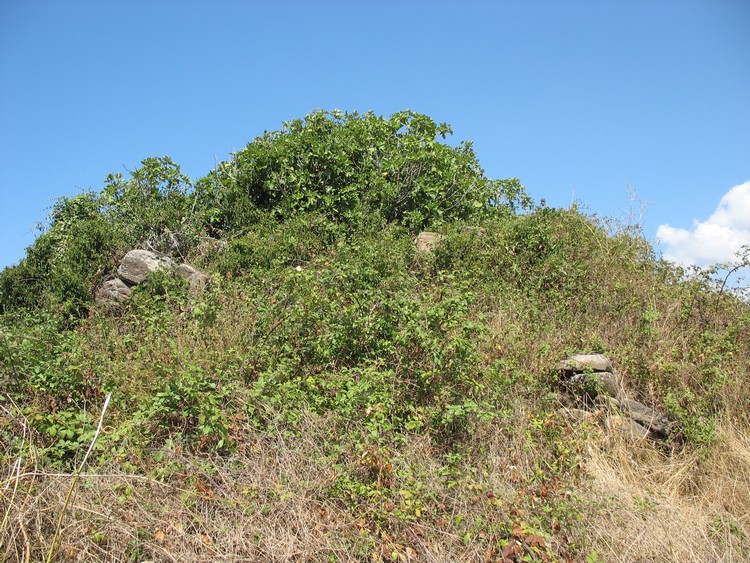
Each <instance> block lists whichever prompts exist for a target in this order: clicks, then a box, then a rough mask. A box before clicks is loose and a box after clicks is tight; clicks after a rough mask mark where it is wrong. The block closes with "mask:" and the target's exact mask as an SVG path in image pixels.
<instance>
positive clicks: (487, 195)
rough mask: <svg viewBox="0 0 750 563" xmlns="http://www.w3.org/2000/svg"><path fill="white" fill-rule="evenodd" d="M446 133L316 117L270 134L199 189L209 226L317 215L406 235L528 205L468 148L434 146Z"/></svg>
mask: <svg viewBox="0 0 750 563" xmlns="http://www.w3.org/2000/svg"><path fill="white" fill-rule="evenodd" d="M450 133H451V130H450V127H449V126H448V125H446V124H436V123H435V122H434V121H432V120H431V119H430V118H429V117H427V116H424V115H421V114H418V113H414V112H411V111H403V112H399V113H396V114H394V115H393V116H391V117H390V118H389V119H385V118H383V117H378V116H376V115H375V114H373V113H366V114H362V115H360V114H357V113H351V114H349V113H343V112H340V111H332V112H324V111H317V112H314V113H311V114H310V115H308V116H307V117H306V118H305V119H296V120H294V121H290V122H287V123H285V124H284V127H283V128H282V129H281V130H280V131H274V132H268V133H266V134H265V135H263V136H262V137H258V138H256V139H255V140H254V141H253V142H252V143H250V144H249V145H247V147H245V148H244V149H242V150H241V151H239V152H238V153H236V154H235V155H234V158H233V160H231V161H230V162H225V163H222V164H221V165H220V166H219V167H217V169H216V170H215V171H214V172H213V173H212V174H210V175H209V176H207V177H206V178H203V179H202V180H200V181H199V182H198V183H197V186H196V191H197V197H198V198H199V201H200V202H201V205H202V206H204V208H205V209H207V210H208V211H207V217H208V222H209V224H210V225H211V226H212V227H213V228H214V229H215V230H217V231H219V232H236V231H238V230H242V229H244V228H246V227H247V226H248V225H251V224H253V223H254V222H255V221H256V220H257V218H258V214H259V212H261V211H270V212H271V213H272V214H273V215H274V216H275V217H277V218H279V219H288V218H290V217H293V216H295V215H297V214H299V213H303V212H307V211H316V212H319V213H323V214H325V215H326V216H327V217H328V218H329V219H331V220H333V221H337V222H341V221H344V222H347V223H354V224H356V223H357V222H359V220H360V219H361V217H362V216H365V215H368V214H374V215H375V216H376V217H377V218H378V219H379V220H380V221H382V222H383V223H387V222H395V223H399V224H402V225H404V226H406V227H408V228H410V229H412V230H418V229H420V228H423V227H425V226H427V225H433V224H436V223H440V222H443V221H450V220H453V219H457V218H467V217H472V216H477V215H480V214H482V213H485V212H488V211H490V210H497V209H498V208H500V207H502V208H504V209H507V208H510V209H515V208H516V207H519V206H524V205H526V204H528V198H527V197H526V195H525V192H524V190H523V188H522V187H521V186H520V184H519V183H518V181H517V180H505V181H495V180H491V179H489V178H487V177H486V176H485V175H484V172H483V170H482V168H481V167H480V165H479V162H478V161H477V159H476V155H475V154H474V151H473V149H472V147H471V144H470V143H462V144H461V145H459V146H458V147H451V146H449V145H446V144H444V143H441V142H439V140H438V138H442V139H444V138H445V137H446V136H447V135H449V134H450Z"/></svg>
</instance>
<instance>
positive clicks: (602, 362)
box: [557, 354, 613, 374]
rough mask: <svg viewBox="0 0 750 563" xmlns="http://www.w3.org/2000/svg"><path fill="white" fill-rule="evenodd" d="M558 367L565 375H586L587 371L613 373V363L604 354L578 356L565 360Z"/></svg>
mask: <svg viewBox="0 0 750 563" xmlns="http://www.w3.org/2000/svg"><path fill="white" fill-rule="evenodd" d="M557 367H558V369H559V370H560V371H563V372H565V373H568V374H571V373H584V372H587V371H589V372H590V371H607V372H610V373H611V372H612V371H613V368H612V362H610V361H609V358H608V357H607V356H605V355H604V354H576V355H575V356H571V357H570V358H568V359H567V360H563V361H562V362H560V363H559V364H557Z"/></svg>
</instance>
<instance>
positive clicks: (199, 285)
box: [174, 264, 211, 295]
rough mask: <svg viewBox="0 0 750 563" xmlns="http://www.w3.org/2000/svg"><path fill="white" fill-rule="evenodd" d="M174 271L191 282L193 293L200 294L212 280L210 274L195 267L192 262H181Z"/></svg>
mask: <svg viewBox="0 0 750 563" xmlns="http://www.w3.org/2000/svg"><path fill="white" fill-rule="evenodd" d="M174 273H175V275H177V276H179V277H181V278H183V279H186V280H188V282H190V294H191V295H198V294H200V293H201V292H202V291H203V290H204V289H206V286H207V285H208V284H209V282H210V281H211V277H210V276H209V275H208V274H204V273H203V272H201V271H200V270H197V269H195V268H193V267H192V266H191V265H190V264H180V265H179V266H177V267H176V268H175V270H174Z"/></svg>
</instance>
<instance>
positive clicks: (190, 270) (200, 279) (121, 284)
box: [94, 249, 211, 306]
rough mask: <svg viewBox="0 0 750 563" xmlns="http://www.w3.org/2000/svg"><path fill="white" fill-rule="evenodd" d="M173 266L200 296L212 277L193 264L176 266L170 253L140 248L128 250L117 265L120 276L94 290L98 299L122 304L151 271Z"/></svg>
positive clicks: (95, 300) (172, 268) (97, 300)
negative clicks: (165, 253)
mask: <svg viewBox="0 0 750 563" xmlns="http://www.w3.org/2000/svg"><path fill="white" fill-rule="evenodd" d="M162 270H171V271H172V272H173V273H174V275H176V276H178V277H180V278H183V279H185V280H187V281H188V283H189V284H190V289H189V291H190V295H192V296H197V295H199V294H200V293H201V292H203V291H204V290H205V289H206V287H207V286H208V284H209V283H210V281H211V277H210V276H209V275H208V274H205V273H203V272H201V271H200V270H197V269H196V268H194V267H193V266H191V265H190V264H180V265H179V266H175V263H174V261H173V260H172V259H171V258H169V257H168V256H163V255H160V254H157V253H155V252H151V251H150V250H143V249H136V250H131V251H130V252H128V253H127V254H126V255H125V256H124V257H123V258H122V260H121V261H120V265H119V267H118V268H117V275H118V277H117V278H115V279H111V280H108V281H106V282H104V283H103V284H101V285H100V286H99V287H98V288H97V289H96V291H95V292H94V302H95V303H97V304H100V305H106V306H114V305H120V304H122V303H123V302H124V301H125V300H126V299H127V298H128V297H130V293H131V288H132V287H134V286H136V285H138V284H141V283H143V282H144V281H145V280H146V279H147V278H148V277H149V276H150V275H151V274H153V273H155V272H158V271H162Z"/></svg>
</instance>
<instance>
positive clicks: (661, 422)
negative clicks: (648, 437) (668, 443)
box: [620, 399, 673, 437]
mask: <svg viewBox="0 0 750 563" xmlns="http://www.w3.org/2000/svg"><path fill="white" fill-rule="evenodd" d="M620 410H621V411H622V412H623V414H626V415H627V416H629V417H630V418H631V419H632V420H634V421H635V422H637V423H638V424H640V425H641V426H643V427H644V428H646V429H647V430H648V431H649V432H651V433H653V434H656V435H658V436H661V437H667V436H669V434H670V433H671V432H672V427H673V423H672V422H670V420H669V419H668V418H667V417H665V416H664V415H662V414H659V413H658V412H656V411H655V410H654V409H652V408H651V407H647V406H646V405H644V404H642V403H639V402H638V401H634V400H632V399H623V400H622V401H620Z"/></svg>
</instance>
